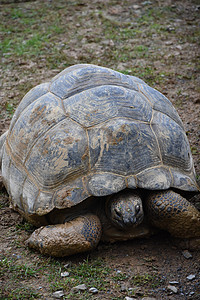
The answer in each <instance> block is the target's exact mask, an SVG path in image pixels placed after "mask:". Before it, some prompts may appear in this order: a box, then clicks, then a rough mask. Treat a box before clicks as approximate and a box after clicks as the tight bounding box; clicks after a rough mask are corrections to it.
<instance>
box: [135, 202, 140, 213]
mask: <svg viewBox="0 0 200 300" xmlns="http://www.w3.org/2000/svg"><path fill="white" fill-rule="evenodd" d="M139 211H140V206H139V205H138V204H137V205H136V206H135V212H136V213H138V212H139Z"/></svg>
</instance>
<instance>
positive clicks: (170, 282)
mask: <svg viewBox="0 0 200 300" xmlns="http://www.w3.org/2000/svg"><path fill="white" fill-rule="evenodd" d="M169 284H172V285H174V284H179V282H178V281H175V280H174V281H169Z"/></svg>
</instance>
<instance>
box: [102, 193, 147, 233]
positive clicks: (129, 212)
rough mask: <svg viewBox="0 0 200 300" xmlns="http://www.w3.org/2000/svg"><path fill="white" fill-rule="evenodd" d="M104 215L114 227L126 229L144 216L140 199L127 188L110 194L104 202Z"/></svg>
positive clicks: (133, 225) (137, 223)
mask: <svg viewBox="0 0 200 300" xmlns="http://www.w3.org/2000/svg"><path fill="white" fill-rule="evenodd" d="M106 215H107V217H108V218H109V219H110V221H111V222H112V224H113V225H115V227H117V228H119V229H122V230H127V229H131V228H133V227H136V226H138V225H139V224H140V223H141V222H142V221H143V217H144V213H143V207H142V200H141V198H140V196H139V195H138V194H137V193H134V192H132V191H129V190H127V191H126V190H124V191H121V192H120V193H117V194H114V195H112V196H110V197H109V198H108V200H107V202H106Z"/></svg>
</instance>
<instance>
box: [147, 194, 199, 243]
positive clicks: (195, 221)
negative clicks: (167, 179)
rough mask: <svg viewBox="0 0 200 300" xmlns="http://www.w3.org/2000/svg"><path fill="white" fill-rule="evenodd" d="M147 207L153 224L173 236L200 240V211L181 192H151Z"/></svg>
mask: <svg viewBox="0 0 200 300" xmlns="http://www.w3.org/2000/svg"><path fill="white" fill-rule="evenodd" d="M146 208H147V214H148V217H149V221H150V222H151V224H152V225H154V226H156V227H158V228H160V229H164V230H167V231H169V232H170V234H171V235H172V236H175V237H179V238H194V237H195V238H199V241H200V212H199V211H198V210H197V209H196V208H195V207H194V205H192V204H191V203H190V202H189V201H187V200H186V199H185V198H183V197H182V196H180V195H179V194H177V193H175V192H173V191H171V190H168V191H159V192H153V193H150V195H149V196H148V197H147V203H146Z"/></svg>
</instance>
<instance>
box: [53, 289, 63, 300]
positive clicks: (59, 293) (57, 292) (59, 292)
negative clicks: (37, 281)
mask: <svg viewBox="0 0 200 300" xmlns="http://www.w3.org/2000/svg"><path fill="white" fill-rule="evenodd" d="M63 296H64V293H63V291H62V290H61V291H56V292H54V293H53V294H52V297H53V298H56V299H60V298H62V297H63Z"/></svg>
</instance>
